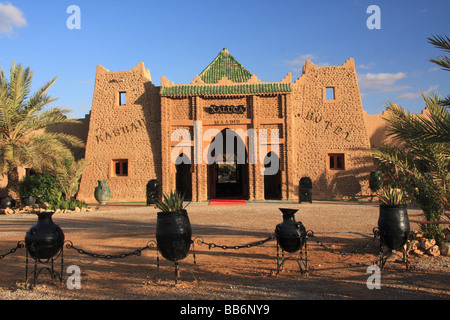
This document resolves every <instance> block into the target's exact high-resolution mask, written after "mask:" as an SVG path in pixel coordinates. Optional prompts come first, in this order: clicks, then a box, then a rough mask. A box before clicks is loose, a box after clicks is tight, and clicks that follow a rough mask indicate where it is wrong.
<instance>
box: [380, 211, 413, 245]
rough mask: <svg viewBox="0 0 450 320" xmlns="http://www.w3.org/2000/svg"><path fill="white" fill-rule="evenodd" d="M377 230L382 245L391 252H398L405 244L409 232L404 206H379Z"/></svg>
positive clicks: (406, 212)
mask: <svg viewBox="0 0 450 320" xmlns="http://www.w3.org/2000/svg"><path fill="white" fill-rule="evenodd" d="M378 229H379V232H380V239H381V242H382V244H384V245H385V246H387V247H388V248H389V249H391V250H399V249H401V248H402V247H403V245H405V244H406V242H407V240H408V235H409V231H410V225H409V218H408V210H407V208H406V205H396V206H389V205H384V204H382V205H380V216H379V218H378Z"/></svg>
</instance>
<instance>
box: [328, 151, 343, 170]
mask: <svg viewBox="0 0 450 320" xmlns="http://www.w3.org/2000/svg"><path fill="white" fill-rule="evenodd" d="M328 165H329V166H328V168H329V169H330V170H345V162H344V154H343V153H332V154H329V155H328Z"/></svg>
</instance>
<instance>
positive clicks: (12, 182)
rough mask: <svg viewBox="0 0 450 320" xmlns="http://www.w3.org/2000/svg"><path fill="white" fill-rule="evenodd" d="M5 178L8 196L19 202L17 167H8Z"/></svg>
mask: <svg viewBox="0 0 450 320" xmlns="http://www.w3.org/2000/svg"><path fill="white" fill-rule="evenodd" d="M7 177H8V184H7V185H6V189H7V191H8V195H9V196H11V197H12V198H13V199H15V200H19V198H20V196H19V187H20V181H19V172H18V170H17V167H15V166H8V172H7Z"/></svg>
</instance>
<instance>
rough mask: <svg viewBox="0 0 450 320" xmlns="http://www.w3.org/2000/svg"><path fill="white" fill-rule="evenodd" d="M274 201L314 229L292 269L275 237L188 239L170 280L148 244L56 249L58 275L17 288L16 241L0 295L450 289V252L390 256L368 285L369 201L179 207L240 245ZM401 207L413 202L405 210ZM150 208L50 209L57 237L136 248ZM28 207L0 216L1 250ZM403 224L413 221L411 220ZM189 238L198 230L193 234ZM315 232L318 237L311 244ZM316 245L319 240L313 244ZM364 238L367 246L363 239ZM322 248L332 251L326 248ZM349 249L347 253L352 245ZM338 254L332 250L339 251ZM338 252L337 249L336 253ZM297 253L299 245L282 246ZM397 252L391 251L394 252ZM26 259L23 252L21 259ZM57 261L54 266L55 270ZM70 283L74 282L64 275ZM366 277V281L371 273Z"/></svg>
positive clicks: (361, 296) (151, 222)
mask: <svg viewBox="0 0 450 320" xmlns="http://www.w3.org/2000/svg"><path fill="white" fill-rule="evenodd" d="M278 208H296V209H298V210H299V211H298V212H297V214H296V219H297V221H301V222H302V223H303V224H304V226H305V227H306V229H307V230H311V231H313V232H314V234H315V237H316V238H309V239H308V241H307V248H306V250H307V263H308V269H310V270H309V272H308V273H306V274H301V273H300V272H299V268H298V265H297V263H296V262H295V261H293V260H288V261H286V263H285V265H284V270H283V271H281V272H280V273H279V274H276V272H275V271H276V269H277V245H276V241H268V242H266V243H264V244H262V245H258V246H254V247H251V248H242V249H237V250H236V249H229V250H224V249H222V248H219V247H216V248H209V247H208V246H207V245H205V244H199V243H198V242H197V241H195V246H194V251H195V260H196V264H194V255H193V253H191V254H189V256H188V257H187V258H186V259H184V260H182V261H181V262H180V279H179V281H178V284H175V276H174V265H173V263H172V262H169V261H167V260H164V259H163V258H162V257H161V256H160V255H159V256H160V258H161V261H160V269H159V272H160V275H159V277H158V269H157V264H156V259H157V252H156V249H155V248H153V247H152V248H146V249H145V250H143V251H142V253H141V255H139V256H137V255H131V256H128V257H126V258H114V259H100V258H95V257H92V256H89V255H85V254H80V253H79V252H78V251H76V250H74V249H67V248H66V249H64V263H63V270H64V272H63V276H64V278H63V282H62V285H60V284H59V282H58V281H57V282H56V283H55V282H52V281H51V279H50V277H49V274H48V273H47V272H43V273H41V274H40V276H39V277H38V285H37V286H36V288H35V289H34V290H26V289H24V288H25V285H24V282H25V255H26V254H25V253H26V251H25V249H19V250H17V252H16V253H14V254H10V255H8V256H6V257H5V258H4V259H1V260H0V299H2V300H115V299H120V300H197V301H199V300H239V301H244V300H267V301H268V300H338V299H339V300H340V299H357V300H387V299H389V300H416V299H427V300H428V299H449V298H450V291H449V290H450V289H449V288H450V286H449V285H450V277H449V276H450V258H448V257H447V258H445V257H438V258H431V257H425V258H412V257H410V262H411V265H412V266H413V268H412V269H410V270H406V268H405V265H404V264H402V263H398V262H396V258H395V257H394V258H393V259H390V260H389V261H388V262H387V264H386V267H385V268H384V269H383V270H382V271H381V274H380V276H381V278H380V285H381V287H380V289H369V288H368V286H367V280H368V278H369V277H370V276H371V275H372V273H368V270H367V269H368V267H369V266H371V265H373V261H376V260H377V258H378V251H379V241H378V239H376V240H374V239H373V232H372V230H373V228H374V227H376V226H377V220H378V205H377V204H376V203H368V204H354V203H343V202H335V203H333V202H314V203H312V204H309V203H308V204H297V203H292V202H291V203H287V202H284V203H283V202H279V203H276V202H267V203H253V204H247V205H227V206H209V205H205V204H195V203H192V204H190V205H189V206H188V207H187V210H188V213H189V218H190V221H191V225H192V230H193V238H200V237H201V238H202V239H203V241H204V242H208V243H215V244H217V245H226V246H236V245H238V246H240V245H245V244H248V243H252V242H255V241H259V240H264V239H267V238H268V237H269V236H270V235H271V234H272V233H273V232H274V229H275V226H276V225H277V224H279V223H281V222H282V214H281V212H280V211H279V209H278ZM408 211H409V213H410V214H414V213H419V212H420V211H419V210H415V209H409V210H408ZM156 213H157V209H156V208H153V207H146V206H143V205H139V204H134V205H110V206H107V207H103V208H101V209H100V210H96V211H93V212H85V213H65V214H62V213H61V214H56V215H54V216H53V220H54V222H55V223H57V224H58V225H60V227H61V228H62V229H63V231H64V233H65V237H66V240H70V241H72V243H73V245H74V246H75V247H77V248H81V249H83V250H86V251H89V252H92V253H97V254H101V255H120V254H122V253H129V252H133V251H134V250H136V249H141V248H145V247H146V246H147V244H149V243H151V241H155V232H156V217H157V214H156ZM36 221H37V217H36V215H34V214H16V215H9V216H0V228H1V233H0V254H4V253H6V252H8V251H9V250H10V249H11V248H14V247H15V246H16V244H17V242H18V241H20V240H23V239H24V236H25V232H26V231H27V230H28V229H29V228H30V227H31V226H32V225H34V224H35V223H36ZM411 228H412V229H418V226H417V225H415V224H411ZM196 240H198V239H196ZM316 240H319V241H320V243H317V242H316ZM320 244H323V245H324V246H321V245H320ZM366 246H367V247H366ZM328 249H334V250H336V252H335V253H332V252H330V251H329V250H328ZM355 251H356V252H357V253H354V252H355ZM339 253H341V254H339ZM342 253H344V254H342ZM286 256H289V257H296V258H298V257H299V254H298V253H297V254H294V255H290V254H286ZM305 256H306V253H305V252H303V258H305ZM397 258H398V259H399V258H400V256H398V257H397ZM71 265H76V266H78V267H79V269H80V271H81V276H80V280H81V289H68V287H67V283H68V282H69V281H68V280H70V279H69V276H70V275H72V273H67V269H68V267H69V266H71ZM32 266H33V264H32V263H31V261H30V264H29V267H30V268H32ZM60 267H61V263H60V262H59V260H58V261H57V262H56V264H55V268H56V269H57V270H58V271H59V270H60ZM71 283H74V282H73V281H72V282H71ZM371 283H372V284H374V283H375V282H371Z"/></svg>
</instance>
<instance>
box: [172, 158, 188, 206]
mask: <svg viewBox="0 0 450 320" xmlns="http://www.w3.org/2000/svg"><path fill="white" fill-rule="evenodd" d="M175 167H176V170H177V173H176V191H177V192H180V193H182V194H184V200H189V201H190V200H192V175H191V164H190V159H189V158H188V157H187V156H186V155H185V154H184V153H182V154H180V155H179V157H178V158H177V160H176V162H175Z"/></svg>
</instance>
